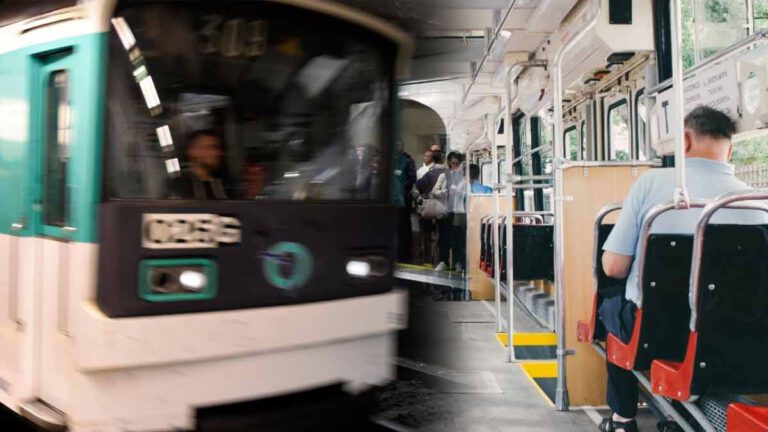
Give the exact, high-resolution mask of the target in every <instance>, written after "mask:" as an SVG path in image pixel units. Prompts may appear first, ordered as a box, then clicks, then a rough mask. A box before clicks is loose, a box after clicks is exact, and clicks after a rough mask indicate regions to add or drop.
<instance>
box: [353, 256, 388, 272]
mask: <svg viewBox="0 0 768 432" xmlns="http://www.w3.org/2000/svg"><path fill="white" fill-rule="evenodd" d="M389 270H390V264H389V260H388V259H386V258H384V257H382V256H377V255H369V256H361V257H354V258H350V259H349V261H347V274H348V275H350V276H352V277H355V278H368V277H382V276H386V275H388V274H389Z"/></svg>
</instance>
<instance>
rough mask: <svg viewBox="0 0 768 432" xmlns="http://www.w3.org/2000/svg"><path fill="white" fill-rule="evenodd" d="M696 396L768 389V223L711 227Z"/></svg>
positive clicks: (703, 270)
mask: <svg viewBox="0 0 768 432" xmlns="http://www.w3.org/2000/svg"><path fill="white" fill-rule="evenodd" d="M701 263H702V265H701V273H700V275H701V278H700V283H699V293H698V296H697V298H698V302H697V304H698V307H697V314H698V320H697V323H696V331H697V333H698V343H697V349H696V358H695V363H694V367H695V369H694V374H693V383H692V389H691V390H692V394H696V395H700V394H704V393H706V392H734V393H747V394H750V393H766V392H768V368H766V367H765V365H766V362H767V361H768V343H766V342H765V338H766V335H768V226H766V225H710V226H708V227H707V229H706V235H705V237H704V249H703V254H702V262H701Z"/></svg>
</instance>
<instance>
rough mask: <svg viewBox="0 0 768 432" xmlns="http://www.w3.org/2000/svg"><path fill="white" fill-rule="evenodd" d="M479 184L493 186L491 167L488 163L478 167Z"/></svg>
mask: <svg viewBox="0 0 768 432" xmlns="http://www.w3.org/2000/svg"><path fill="white" fill-rule="evenodd" d="M480 182H481V183H482V184H484V185H493V184H495V182H494V181H493V165H492V164H491V163H490V162H485V163H484V164H482V165H480Z"/></svg>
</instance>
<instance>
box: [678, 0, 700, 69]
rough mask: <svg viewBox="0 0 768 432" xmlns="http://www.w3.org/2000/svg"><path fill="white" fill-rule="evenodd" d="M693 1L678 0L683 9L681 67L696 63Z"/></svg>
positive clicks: (685, 67)
mask: <svg viewBox="0 0 768 432" xmlns="http://www.w3.org/2000/svg"><path fill="white" fill-rule="evenodd" d="M693 2H694V0H680V6H681V8H682V11H683V20H682V22H683V46H682V47H681V54H682V56H683V69H688V68H689V67H691V66H693V65H694V64H696V56H695V55H694V52H693V25H694V24H693Z"/></svg>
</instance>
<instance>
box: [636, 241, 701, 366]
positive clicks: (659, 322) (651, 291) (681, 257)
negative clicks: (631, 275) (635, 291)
mask: <svg viewBox="0 0 768 432" xmlns="http://www.w3.org/2000/svg"><path fill="white" fill-rule="evenodd" d="M692 254H693V235H683V234H651V235H650V236H649V237H648V246H647V248H646V251H645V263H644V265H643V267H644V268H643V275H642V279H643V280H642V281H640V286H641V287H642V288H641V289H642V291H643V304H642V310H643V317H642V323H641V326H640V343H639V344H638V348H637V355H636V357H635V364H634V369H637V370H646V369H649V368H650V367H651V362H652V361H653V360H654V359H663V360H674V361H681V360H682V359H683V357H684V356H685V348H686V341H687V339H688V326H689V324H690V319H691V310H690V307H689V304H688V283H689V278H690V274H691V255H692Z"/></svg>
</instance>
